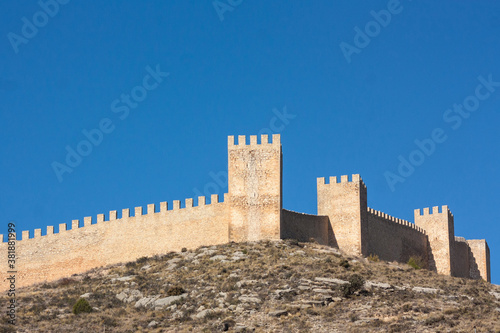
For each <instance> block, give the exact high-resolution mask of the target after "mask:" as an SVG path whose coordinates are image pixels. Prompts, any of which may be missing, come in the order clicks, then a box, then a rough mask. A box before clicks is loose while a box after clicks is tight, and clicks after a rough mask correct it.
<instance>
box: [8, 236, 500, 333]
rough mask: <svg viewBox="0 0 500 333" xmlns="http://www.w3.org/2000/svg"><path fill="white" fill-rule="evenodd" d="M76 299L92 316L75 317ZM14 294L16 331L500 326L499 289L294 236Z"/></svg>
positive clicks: (146, 261) (162, 259) (174, 255)
mask: <svg viewBox="0 0 500 333" xmlns="http://www.w3.org/2000/svg"><path fill="white" fill-rule="evenodd" d="M414 266H416V265H414ZM80 298H84V299H86V300H87V302H88V303H89V305H90V307H91V308H92V311H91V312H90V313H86V312H82V313H79V314H77V315H75V314H73V313H72V311H73V306H74V304H75V303H76V302H77V301H78V300H79V299H80ZM0 299H1V300H2V301H1V302H2V304H6V300H7V296H6V294H5V293H3V294H2V295H1V296H0ZM17 302H18V303H19V308H18V310H17V318H18V320H17V324H16V326H15V329H16V330H17V331H18V332H69V331H71V332H92V331H95V332H220V331H229V332H436V331H441V332H451V331H453V332H471V331H472V328H473V327H474V326H475V327H476V328H477V332H500V320H499V319H500V287H499V286H495V285H492V284H490V283H487V282H484V281H482V280H470V279H464V278H456V277H450V276H444V275H437V274H436V273H434V272H431V271H428V270H426V269H416V268H414V267H412V266H409V265H406V264H401V263H390V262H383V261H380V260H378V258H377V257H376V256H374V257H369V258H362V257H354V256H350V255H346V254H344V253H343V252H341V251H339V250H338V249H335V248H331V247H328V246H323V245H319V244H316V243H314V242H308V243H299V242H297V241H294V240H282V241H258V242H245V243H228V244H224V245H219V246H209V247H199V248H197V249H195V250H186V249H183V251H181V252H169V253H167V254H164V255H158V256H154V257H149V258H146V257H144V258H140V259H138V260H137V261H134V262H129V263H121V264H115V265H110V266H106V267H101V268H96V269H92V270H90V271H88V272H85V273H83V274H78V275H73V276H70V277H66V278H63V279H60V280H58V281H56V282H51V283H43V284H37V285H33V286H29V287H24V288H21V289H19V290H18V292H17ZM0 330H1V331H2V332H9V331H12V332H14V330H12V325H8V324H6V318H5V317H3V320H2V324H1V325H0Z"/></svg>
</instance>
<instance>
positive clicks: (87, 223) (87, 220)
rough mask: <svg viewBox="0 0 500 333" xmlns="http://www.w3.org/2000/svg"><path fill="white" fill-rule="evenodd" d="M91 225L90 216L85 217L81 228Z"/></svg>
mask: <svg viewBox="0 0 500 333" xmlns="http://www.w3.org/2000/svg"><path fill="white" fill-rule="evenodd" d="M91 224H92V216H86V217H84V218H83V226H84V227H88V226H90V225H91Z"/></svg>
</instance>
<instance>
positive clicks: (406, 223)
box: [367, 207, 426, 235]
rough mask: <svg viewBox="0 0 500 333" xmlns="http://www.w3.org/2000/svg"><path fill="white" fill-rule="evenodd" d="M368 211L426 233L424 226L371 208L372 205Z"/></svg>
mask: <svg viewBox="0 0 500 333" xmlns="http://www.w3.org/2000/svg"><path fill="white" fill-rule="evenodd" d="M367 211H368V213H369V214H371V215H374V216H378V217H380V218H383V219H384V220H386V221H389V222H394V223H396V224H399V225H402V226H405V227H408V228H411V229H414V230H416V231H418V232H420V233H422V234H424V235H425V234H426V232H425V230H424V229H422V228H420V227H418V226H416V225H415V223H412V222H409V221H407V220H403V219H400V218H397V217H394V216H391V215H388V214H386V213H384V212H381V211H378V210H375V209H373V208H370V207H368V209H367Z"/></svg>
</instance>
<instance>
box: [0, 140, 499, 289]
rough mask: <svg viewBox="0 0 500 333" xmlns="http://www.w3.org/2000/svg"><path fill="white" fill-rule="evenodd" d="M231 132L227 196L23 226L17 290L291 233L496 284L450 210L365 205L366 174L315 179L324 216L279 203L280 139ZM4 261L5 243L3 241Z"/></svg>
mask: <svg viewBox="0 0 500 333" xmlns="http://www.w3.org/2000/svg"><path fill="white" fill-rule="evenodd" d="M249 139H250V140H249V142H247V138H246V137H245V136H241V135H240V136H238V143H237V144H236V143H235V140H234V137H233V136H230V137H229V138H228V193H227V194H224V200H223V202H219V198H218V196H217V195H212V196H211V200H210V203H209V204H208V203H206V199H205V197H199V198H198V200H197V201H198V204H197V206H194V205H193V199H186V201H185V207H184V208H181V204H180V201H178V200H175V201H174V202H173V206H172V209H168V207H167V203H166V202H162V203H160V207H159V210H158V211H156V207H155V205H148V206H147V212H146V213H145V214H143V208H142V207H136V208H135V209H134V214H133V216H130V210H129V209H123V210H122V212H121V216H120V218H118V214H117V212H116V211H110V212H109V214H108V217H107V219H105V216H104V214H99V215H97V219H96V221H95V223H93V220H92V218H91V217H85V218H84V219H83V226H81V225H80V222H79V221H78V220H73V222H72V225H71V229H70V230H67V226H66V224H60V225H59V232H58V233H54V228H53V227H52V226H49V227H47V234H46V235H44V236H42V232H41V229H35V231H34V235H33V237H32V238H30V234H29V231H23V232H22V239H20V240H18V241H17V242H16V243H17V244H16V255H17V259H16V266H17V267H16V268H17V273H16V274H17V276H16V278H17V280H16V286H17V287H22V286H26V285H29V284H32V283H37V282H43V281H52V280H56V279H59V278H61V277H65V276H69V275H71V274H74V273H81V272H84V271H86V270H89V269H91V268H94V267H98V266H103V265H108V264H114V263H119V262H127V261H132V260H136V259H137V258H140V257H143V256H153V255H155V254H162V253H166V252H169V251H178V250H180V249H182V248H183V247H185V248H195V247H199V246H203V245H215V244H222V243H226V242H229V241H235V242H241V241H253V240H261V239H280V238H294V239H298V240H300V241H309V240H311V239H314V240H315V241H317V242H318V243H320V244H328V245H330V246H335V247H339V248H340V249H341V250H343V251H345V252H347V253H350V254H354V255H363V256H367V255H369V254H373V255H378V256H379V257H380V258H381V259H383V260H394V261H400V262H406V261H407V260H408V259H409V258H410V257H411V256H418V257H420V258H421V259H422V260H423V261H424V262H425V264H426V265H427V266H428V267H429V269H432V270H435V271H436V272H438V273H441V274H448V275H453V276H460V277H468V278H473V279H479V278H482V279H484V280H487V281H490V257H489V255H490V253H489V248H488V244H487V243H486V241H485V240H465V239H462V238H455V236H454V220H453V215H452V214H451V212H450V211H449V209H448V207H447V206H443V207H442V209H441V210H439V207H433V209H432V212H430V211H429V208H424V210H423V213H422V214H421V211H420V209H418V210H415V223H414V224H413V223H410V222H408V221H404V220H401V219H397V218H394V217H392V216H389V215H387V214H385V213H382V212H379V211H376V210H373V209H371V208H368V200H367V188H366V185H365V184H364V182H363V180H362V179H361V177H360V176H359V175H357V174H356V175H352V177H351V179H350V180H349V177H348V176H345V175H344V176H341V177H340V182H338V181H337V177H330V178H329V183H326V182H325V178H318V180H317V191H318V215H309V214H301V213H297V212H293V211H290V210H286V209H283V208H282V203H283V195H282V188H283V187H282V169H283V166H282V161H283V159H282V147H281V141H280V136H279V135H273V136H272V142H270V141H269V137H268V136H267V135H262V136H261V138H260V142H258V138H257V136H254V135H252V136H250V138H249ZM0 256H1V257H3V258H7V243H6V242H3V243H0ZM0 269H1V272H0V280H1V281H2V282H3V283H2V284H1V286H0V291H3V290H6V289H7V283H6V278H7V273H6V272H7V271H8V269H7V261H6V260H3V261H1V264H0Z"/></svg>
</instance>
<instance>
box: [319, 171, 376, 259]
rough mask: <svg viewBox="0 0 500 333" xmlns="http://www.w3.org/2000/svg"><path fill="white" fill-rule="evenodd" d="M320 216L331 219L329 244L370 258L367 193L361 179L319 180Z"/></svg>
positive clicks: (356, 177)
mask: <svg viewBox="0 0 500 333" xmlns="http://www.w3.org/2000/svg"><path fill="white" fill-rule="evenodd" d="M317 186H318V215H327V216H328V217H329V219H330V230H329V235H328V237H329V244H330V245H331V246H337V247H338V248H339V249H341V250H343V251H346V252H347V253H351V254H356V255H359V254H361V255H368V254H367V251H368V224H367V193H366V186H365V184H364V183H363V180H362V179H361V177H360V176H359V175H358V174H356V175H352V180H351V181H349V178H348V176H341V177H340V183H337V177H330V183H329V184H325V178H318V183H317Z"/></svg>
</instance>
